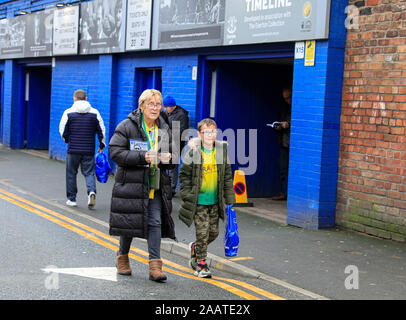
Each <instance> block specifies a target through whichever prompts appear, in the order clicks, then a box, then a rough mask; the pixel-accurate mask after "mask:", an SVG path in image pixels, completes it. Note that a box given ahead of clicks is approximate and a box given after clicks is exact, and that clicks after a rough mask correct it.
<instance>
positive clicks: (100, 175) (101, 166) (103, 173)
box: [95, 152, 111, 183]
mask: <svg viewBox="0 0 406 320" xmlns="http://www.w3.org/2000/svg"><path fill="white" fill-rule="evenodd" d="M95 160H96V164H95V171H96V178H97V181H99V182H101V183H106V182H107V179H108V178H109V174H110V171H111V167H110V163H109V161H108V159H107V156H106V155H105V153H104V152H100V153H98V154H97V155H96V159H95Z"/></svg>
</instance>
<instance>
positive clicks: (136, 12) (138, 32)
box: [126, 0, 152, 51]
mask: <svg viewBox="0 0 406 320" xmlns="http://www.w3.org/2000/svg"><path fill="white" fill-rule="evenodd" d="M151 19H152V0H128V4H127V35H126V39H127V40H126V50H127V51H132V50H148V49H149V48H150V46H151Z"/></svg>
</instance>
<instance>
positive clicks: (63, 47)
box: [53, 6, 79, 55]
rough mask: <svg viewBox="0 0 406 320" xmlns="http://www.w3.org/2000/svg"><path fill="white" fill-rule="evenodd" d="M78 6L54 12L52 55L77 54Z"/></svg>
mask: <svg viewBox="0 0 406 320" xmlns="http://www.w3.org/2000/svg"><path fill="white" fill-rule="evenodd" d="M78 41H79V6H74V7H66V8H63V9H56V10H55V11H54V45H53V54H54V55H72V54H73V55H75V54H78Z"/></svg>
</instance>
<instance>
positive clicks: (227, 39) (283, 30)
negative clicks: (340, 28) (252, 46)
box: [224, 0, 330, 45]
mask: <svg viewBox="0 0 406 320" xmlns="http://www.w3.org/2000/svg"><path fill="white" fill-rule="evenodd" d="M230 2H231V1H230ZM230 2H228V3H227V6H226V17H225V21H226V23H225V27H224V45H235V44H249V43H265V42H283V41H300V40H310V39H326V38H328V31H329V15H330V0H261V1H256V0H233V1H232V4H231V3H230Z"/></svg>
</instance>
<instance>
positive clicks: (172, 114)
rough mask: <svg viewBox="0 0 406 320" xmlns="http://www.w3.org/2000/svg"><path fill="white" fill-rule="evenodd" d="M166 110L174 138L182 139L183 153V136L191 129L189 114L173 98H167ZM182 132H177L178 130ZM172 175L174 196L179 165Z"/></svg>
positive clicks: (165, 100) (181, 148)
mask: <svg viewBox="0 0 406 320" xmlns="http://www.w3.org/2000/svg"><path fill="white" fill-rule="evenodd" d="M163 104H164V108H165V110H166V112H167V113H168V120H169V127H170V128H171V130H172V132H174V136H175V137H176V136H177V135H178V136H179V137H180V138H181V139H180V152H182V150H183V147H184V146H185V141H182V134H183V132H184V131H185V130H187V129H189V113H188V112H187V111H186V110H185V109H183V108H182V107H180V106H178V105H177V104H176V100H175V99H174V98H173V97H172V96H166V97H165V99H164V101H163ZM178 129H179V130H180V132H177V130H178ZM170 175H171V179H172V182H171V185H172V196H174V195H175V194H176V187H177V185H178V175H179V164H175V167H174V169H173V170H171V171H170Z"/></svg>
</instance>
